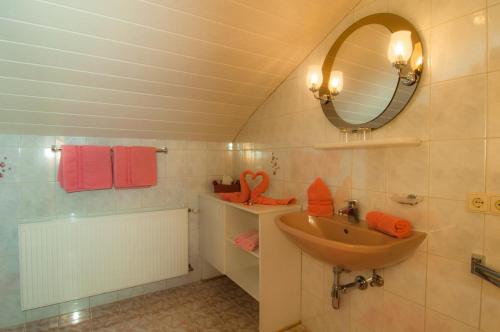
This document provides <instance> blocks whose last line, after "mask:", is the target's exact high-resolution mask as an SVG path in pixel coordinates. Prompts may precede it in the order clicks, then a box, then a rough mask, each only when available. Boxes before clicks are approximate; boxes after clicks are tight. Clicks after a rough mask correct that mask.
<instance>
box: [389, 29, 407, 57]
mask: <svg viewBox="0 0 500 332" xmlns="http://www.w3.org/2000/svg"><path fill="white" fill-rule="evenodd" d="M412 53H413V43H412V40H411V31H407V30H401V31H396V32H393V33H392V34H391V40H390V42H389V49H388V50H387V57H388V58H389V61H390V62H391V63H407V62H408V60H409V59H410V57H411V54H412Z"/></svg>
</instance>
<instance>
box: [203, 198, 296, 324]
mask: <svg viewBox="0 0 500 332" xmlns="http://www.w3.org/2000/svg"><path fill="white" fill-rule="evenodd" d="M300 209H301V206H300V205H284V206H270V205H251V206H249V205H244V204H236V203H230V202H225V201H222V200H221V199H220V198H218V195H217V194H202V195H200V217H199V223H200V253H201V256H202V258H203V260H204V261H205V262H206V263H208V264H210V265H211V266H212V267H214V268H215V269H217V270H218V271H219V272H220V273H222V274H225V275H226V276H227V277H229V278H230V279H231V280H233V281H234V282H235V283H236V284H238V285H239V286H240V287H241V288H242V289H243V290H245V291H246V292H247V293H248V294H250V295H251V296H252V297H253V298H255V299H256V300H257V301H259V325H260V328H259V331H261V332H274V331H281V330H282V329H284V328H285V327H287V326H291V325H294V324H296V323H298V322H299V321H300V298H301V297H300V296H301V293H300V285H301V251H300V249H299V248H298V247H297V246H295V245H294V244H293V243H292V242H291V241H290V240H289V239H288V238H287V237H286V235H285V234H283V232H281V231H280V230H279V228H278V226H277V225H276V223H275V219H276V217H278V216H280V215H282V214H285V213H289V212H295V211H300ZM251 229H255V230H257V231H258V232H259V248H258V249H256V250H255V251H252V252H248V251H245V250H243V249H242V248H240V247H238V246H236V245H235V244H234V241H233V239H234V238H235V237H236V236H237V235H238V234H240V233H242V232H246V231H249V230H251Z"/></svg>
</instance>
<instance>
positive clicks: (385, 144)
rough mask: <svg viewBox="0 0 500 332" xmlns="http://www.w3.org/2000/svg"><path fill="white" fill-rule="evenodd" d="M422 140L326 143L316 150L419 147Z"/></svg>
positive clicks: (386, 139)
mask: <svg viewBox="0 0 500 332" xmlns="http://www.w3.org/2000/svg"><path fill="white" fill-rule="evenodd" d="M421 143H422V140H420V139H419V138H415V137H398V138H382V139H370V140H367V141H352V142H347V143H324V144H316V145H314V146H313V147H314V148H315V149H323V150H328V149H331V150H341V149H377V148H379V149H380V148H391V147H400V146H419V145H420V144H421Z"/></svg>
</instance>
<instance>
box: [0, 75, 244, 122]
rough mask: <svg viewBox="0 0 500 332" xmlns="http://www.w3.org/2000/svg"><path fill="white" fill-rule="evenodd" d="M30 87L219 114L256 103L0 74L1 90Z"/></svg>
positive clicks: (37, 92) (34, 91) (39, 92)
mask: <svg viewBox="0 0 500 332" xmlns="http://www.w3.org/2000/svg"><path fill="white" fill-rule="evenodd" d="M26 91H29V92H30V94H31V95H33V96H41V97H53V98H64V99H74V100H83V101H94V102H103V103H111V104H126V105H131V106H146V107H158V108H174V109H178V110H187V111H198V112H206V113H216V114H232V113H239V114H241V115H242V116H243V115H247V116H248V115H249V114H250V113H251V112H252V110H253V107H249V106H241V105H234V104H226V103H215V102H207V101H202V100H195V99H190V98H179V97H161V96H153V95H145V94H139V93H132V92H123V91H114V90H105V89H99V88H90V87H83V86H74V85H68V84H61V83H53V82H40V81H31V80H24V79H18V78H6V77H1V76H0V92H3V93H10V94H24V93H26Z"/></svg>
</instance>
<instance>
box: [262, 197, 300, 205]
mask: <svg viewBox="0 0 500 332" xmlns="http://www.w3.org/2000/svg"><path fill="white" fill-rule="evenodd" d="M252 202H253V203H254V204H262V205H289V204H294V203H295V202H297V200H296V199H295V198H294V197H290V198H271V197H266V196H259V197H256V198H254V199H253V200H252Z"/></svg>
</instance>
